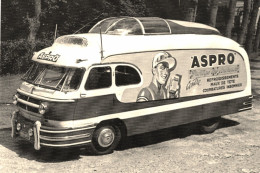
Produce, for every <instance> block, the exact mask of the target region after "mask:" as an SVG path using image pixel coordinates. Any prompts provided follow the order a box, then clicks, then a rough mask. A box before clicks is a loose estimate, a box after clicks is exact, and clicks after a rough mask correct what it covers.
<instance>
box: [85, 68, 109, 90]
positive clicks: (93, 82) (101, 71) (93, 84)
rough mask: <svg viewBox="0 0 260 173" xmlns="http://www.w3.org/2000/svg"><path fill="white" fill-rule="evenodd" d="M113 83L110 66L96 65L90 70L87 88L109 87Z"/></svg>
mask: <svg viewBox="0 0 260 173" xmlns="http://www.w3.org/2000/svg"><path fill="white" fill-rule="evenodd" d="M111 85H112V75H111V68H110V67H96V68H92V69H91V70H90V72H89V75H88V79H87V82H86V84H85V89H86V90H92V89H100V88H108V87H110V86H111Z"/></svg>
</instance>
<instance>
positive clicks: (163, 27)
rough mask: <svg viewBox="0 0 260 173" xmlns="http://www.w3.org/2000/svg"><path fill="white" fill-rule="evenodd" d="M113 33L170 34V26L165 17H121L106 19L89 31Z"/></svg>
mask: <svg viewBox="0 0 260 173" xmlns="http://www.w3.org/2000/svg"><path fill="white" fill-rule="evenodd" d="M100 27H101V32H102V33H104V34H113V35H142V34H170V27H169V25H168V24H167V22H166V21H165V20H164V19H161V18H157V17H139V18H135V17H119V18H115V17H112V18H108V19H104V20H102V21H101V22H99V23H98V24H96V25H95V26H94V27H93V28H92V29H90V31H89V33H99V32H100Z"/></svg>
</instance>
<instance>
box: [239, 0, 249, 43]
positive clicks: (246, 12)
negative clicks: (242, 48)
mask: <svg viewBox="0 0 260 173" xmlns="http://www.w3.org/2000/svg"><path fill="white" fill-rule="evenodd" d="M251 1H252V0H245V1H244V12H243V20H242V24H241V30H240V31H239V35H238V40H237V41H238V43H239V44H243V43H244V38H245V35H246V31H247V26H248V22H249V14H250V9H251Z"/></svg>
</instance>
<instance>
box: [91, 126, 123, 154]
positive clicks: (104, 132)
mask: <svg viewBox="0 0 260 173" xmlns="http://www.w3.org/2000/svg"><path fill="white" fill-rule="evenodd" d="M120 140H121V131H120V129H119V128H118V127H117V126H111V125H101V126H99V127H97V129H96V130H95V131H94V133H93V137H92V145H91V153H92V154H95V155H103V154H109V153H112V152H113V151H114V149H115V148H116V147H117V145H118V144H119V142H120Z"/></svg>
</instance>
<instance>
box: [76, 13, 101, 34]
mask: <svg viewBox="0 0 260 173" xmlns="http://www.w3.org/2000/svg"><path fill="white" fill-rule="evenodd" d="M103 14H104V13H101V14H100V15H99V16H98V17H96V18H95V19H93V20H91V21H90V22H88V23H87V24H86V25H84V26H82V27H81V28H79V29H78V30H77V31H76V32H74V33H73V34H77V33H78V32H79V31H80V30H82V29H83V28H85V27H86V26H88V25H89V24H90V23H92V22H93V21H94V20H96V19H98V18H99V17H100V16H102V15H103Z"/></svg>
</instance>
